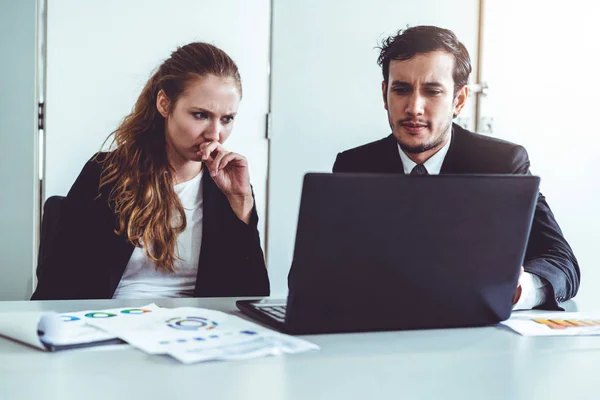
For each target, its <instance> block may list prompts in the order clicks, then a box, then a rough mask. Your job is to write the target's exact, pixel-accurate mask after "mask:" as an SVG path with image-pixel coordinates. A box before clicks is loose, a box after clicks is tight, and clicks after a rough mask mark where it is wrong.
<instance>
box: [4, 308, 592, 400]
mask: <svg viewBox="0 0 600 400" xmlns="http://www.w3.org/2000/svg"><path fill="white" fill-rule="evenodd" d="M150 302H151V301H148V300H134V301H132V300H127V301H124V300H122V301H121V300H86V301H45V302H26V301H23V302H0V312H3V311H16V310H56V311H59V312H67V311H82V310H87V309H105V308H116V307H128V306H141V305H144V304H148V303H150ZM154 302H155V303H156V304H157V305H159V306H162V307H181V306H195V307H204V308H211V309H216V310H221V311H226V312H235V313H237V311H235V299H160V300H155V301H154ZM571 308H573V305H571ZM586 311H593V310H589V309H588V310H586ZM238 315H239V313H238ZM305 338H306V339H308V340H310V341H312V342H314V343H317V344H318V345H320V346H321V348H322V350H321V351H320V352H313V353H303V354H297V355H286V356H281V357H270V358H262V359H254V360H246V361H235V362H211V363H200V364H192V365H184V364H181V363H179V362H178V361H176V360H174V359H171V358H170V357H168V356H156V355H154V356H151V355H147V354H145V353H143V352H141V351H138V350H135V349H133V348H131V347H128V346H127V347H126V348H125V349H119V350H100V349H82V350H71V351H63V352H57V353H45V352H42V351H39V350H36V349H34V348H31V347H28V346H25V345H22V344H19V343H16V342H13V341H10V340H8V339H4V338H0V399H1V400H12V399H60V400H70V399H77V400H82V399H83V400H94V399H102V400H112V399H164V400H167V399H211V400H216V399H236V400H237V399H260V400H268V399H311V400H312V399H327V400H332V399H333V400H337V399H364V400H370V399H414V398H419V399H436V400H437V399H444V400H446V399H478V400H480V399H555V398H556V399H570V398H576V397H578V396H581V397H580V398H586V399H596V398H599V397H600V390H599V389H598V385H597V384H596V383H595V382H597V381H598V377H599V374H600V373H599V370H600V337H562V338H560V337H559V338H550V337H548V338H525V337H521V336H519V335H517V334H515V333H513V332H511V331H509V330H508V329H504V328H501V327H486V328H468V329H449V330H426V331H404V332H378V333H368V334H364V333H363V334H337V335H315V336H305Z"/></svg>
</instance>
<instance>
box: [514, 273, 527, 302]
mask: <svg viewBox="0 0 600 400" xmlns="http://www.w3.org/2000/svg"><path fill="white" fill-rule="evenodd" d="M523 272H525V268H523V267H521V273H520V274H519V283H518V284H517V290H516V292H515V295H514V296H513V306H514V305H515V304H517V301H519V299H520V298H521V292H522V291H523V288H522V287H521V277H522V276H523Z"/></svg>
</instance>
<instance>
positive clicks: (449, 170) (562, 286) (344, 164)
mask: <svg viewBox="0 0 600 400" xmlns="http://www.w3.org/2000/svg"><path fill="white" fill-rule="evenodd" d="M378 64H379V65H380V66H381V67H382V72H383V82H382V93H383V104H384V107H385V109H386V110H387V114H388V119H389V123H390V127H391V128H392V134H391V135H389V136H388V137H386V138H383V139H381V140H378V141H375V142H372V143H368V144H366V145H363V146H360V147H357V148H354V149H351V150H347V151H344V152H342V153H340V154H338V156H337V159H336V161H335V165H334V166H333V172H375V173H405V174H421V175H423V174H430V175H435V174H529V158H528V156H527V151H526V150H525V148H523V147H522V146H519V145H516V144H513V143H509V142H506V141H503V140H499V139H494V138H491V137H487V136H483V135H479V134H477V133H473V132H469V131H467V130H466V129H463V128H461V127H460V126H458V125H456V124H454V123H453V122H452V119H453V118H455V117H456V116H458V115H459V114H460V112H461V110H462V109H463V107H464V105H465V103H466V101H467V97H468V94H469V89H468V87H467V83H468V79H469V74H470V73H471V61H470V57H469V53H468V52H467V49H466V48H465V46H464V45H463V44H462V43H461V42H460V41H459V40H458V39H457V38H456V36H455V35H454V33H453V32H452V31H449V30H446V29H442V28H438V27H434V26H417V27H412V28H408V29H406V30H404V31H400V32H398V34H397V35H394V36H391V37H389V38H388V39H386V40H385V41H384V42H383V45H382V47H381V54H380V56H379V59H378ZM579 280H580V272H579V266H578V264H577V260H576V259H575V256H574V254H573V251H572V250H571V247H570V246H569V244H568V243H567V241H566V240H565V238H564V237H563V234H562V232H561V230H560V227H559V226H558V223H557V222H556V220H555V219H554V215H553V214H552V211H551V210H550V207H549V206H548V204H547V203H546V200H545V198H544V196H543V195H542V194H541V193H540V194H539V197H538V202H537V206H536V210H535V215H534V219H533V225H532V228H531V233H530V236H529V242H528V244H527V251H526V254H525V260H524V265H523V267H522V269H521V276H520V278H519V284H518V287H517V289H516V291H515V296H514V298H513V304H514V307H513V308H514V309H529V308H534V307H538V308H544V309H560V307H559V306H558V304H559V303H560V302H562V301H566V300H568V299H570V298H571V297H573V296H575V294H576V293H577V290H578V289H579Z"/></svg>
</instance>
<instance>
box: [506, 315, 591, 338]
mask: <svg viewBox="0 0 600 400" xmlns="http://www.w3.org/2000/svg"><path fill="white" fill-rule="evenodd" d="M501 324H502V325H505V326H507V327H509V328H510V329H512V330H514V331H515V332H517V333H519V334H521V335H523V336H594V335H600V313H596V314H591V313H581V312H571V313H569V312H567V313H566V312H545V313H543V312H516V313H513V314H512V315H511V317H510V318H509V319H507V320H506V321H504V322H501Z"/></svg>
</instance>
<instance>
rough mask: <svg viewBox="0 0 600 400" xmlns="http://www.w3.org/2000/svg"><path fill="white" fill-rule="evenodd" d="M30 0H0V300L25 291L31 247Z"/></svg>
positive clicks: (33, 40) (33, 111)
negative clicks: (0, 60)
mask: <svg viewBox="0 0 600 400" xmlns="http://www.w3.org/2000/svg"><path fill="white" fill-rule="evenodd" d="M36 19H37V11H36V0H19V1H13V0H0V59H2V62H0V182H1V188H0V300H24V299H28V298H29V296H31V290H32V287H33V284H32V271H33V267H34V253H35V246H36V242H37V241H36V232H37V225H36V222H35V221H36V218H37V213H36V211H35V210H36V205H37V199H38V192H37V176H38V174H37V154H36V152H37V138H36V135H37V118H36V115H37V98H36V80H35V76H36Z"/></svg>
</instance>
